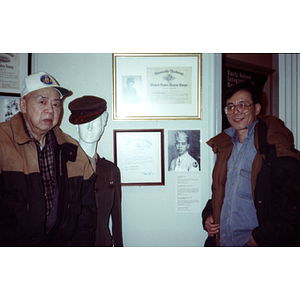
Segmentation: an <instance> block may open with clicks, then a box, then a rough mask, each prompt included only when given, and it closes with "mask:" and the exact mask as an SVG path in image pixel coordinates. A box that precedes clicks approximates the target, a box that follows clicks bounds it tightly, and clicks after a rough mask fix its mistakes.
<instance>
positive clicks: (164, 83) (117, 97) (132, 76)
mask: <svg viewBox="0 0 300 300" xmlns="http://www.w3.org/2000/svg"><path fill="white" fill-rule="evenodd" d="M112 62H113V119H114V120H178V119H181V120H201V111H202V101H201V93H202V88H201V80H202V79H201V77H202V55H201V54H193V53H188V54H183V53H177V54H175V53H174V54H173V53H172V54H166V53H161V54H129V53H126V54H115V53H114V54H112Z"/></svg>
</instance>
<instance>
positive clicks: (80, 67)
mask: <svg viewBox="0 0 300 300" xmlns="http://www.w3.org/2000/svg"><path fill="white" fill-rule="evenodd" d="M40 70H44V71H46V72H48V73H50V74H51V75H53V76H54V77H55V78H56V79H57V80H58V82H59V83H60V84H61V85H62V86H65V87H67V88H69V89H70V90H71V91H72V92H73V95H72V96H70V97H68V98H67V99H66V100H65V103H64V116H63V119H62V123H61V128H62V130H63V131H65V132H66V133H68V134H70V135H71V136H73V137H74V138H75V139H78V135H77V132H76V129H75V126H74V125H72V124H70V123H69V121H68V118H69V115H70V112H69V109H68V103H69V102H70V101H72V100H74V99H75V98H77V97H80V96H83V95H96V96H99V97H102V98H104V99H106V101H107V104H108V112H109V120H108V125H107V127H106V129H105V132H104V135H103V136H102V138H101V140H100V142H99V145H98V153H99V154H100V156H102V157H105V158H106V159H108V160H111V161H113V157H114V154H113V130H114V129H155V128H163V129H164V130H165V176H166V177H165V186H151V187H145V186H134V187H122V196H123V198H122V209H123V238H124V246H129V247H130V246H179V247H181V246H203V244H204V241H205V238H206V232H205V231H204V230H203V229H202V224H201V215H200V214H198V213H176V212H175V179H176V177H175V176H176V175H175V173H171V172H168V166H167V162H168V160H167V149H168V146H167V141H168V139H167V136H168V130H174V129H187V130H188V129H200V131H201V171H200V172H199V176H200V189H201V207H202V208H203V207H204V205H205V203H206V201H207V199H208V198H209V197H210V194H211V191H210V186H211V173H212V168H213V164H214V155H213V153H212V151H211V149H210V148H209V147H208V146H207V145H206V143H205V142H206V141H207V140H208V139H209V138H211V137H212V136H213V135H215V134H216V133H218V132H220V129H221V105H220V104H219V103H220V101H221V55H220V54H203V56H202V72H203V77H202V120H199V121H183V120H178V121H160V120H159V121H113V120H112V54H111V53H105V54H104V53H100V54H67V53H64V54H44V53H38V54H33V72H36V71H40Z"/></svg>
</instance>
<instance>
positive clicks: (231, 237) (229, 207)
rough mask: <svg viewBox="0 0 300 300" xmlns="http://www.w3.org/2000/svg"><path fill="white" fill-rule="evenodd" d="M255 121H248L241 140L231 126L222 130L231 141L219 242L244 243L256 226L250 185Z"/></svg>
mask: <svg viewBox="0 0 300 300" xmlns="http://www.w3.org/2000/svg"><path fill="white" fill-rule="evenodd" d="M257 122H258V121H255V122H253V123H252V124H250V125H248V135H247V137H246V138H245V139H244V141H243V143H242V144H240V143H239V140H238V136H237V132H236V130H235V129H234V128H232V127H230V128H228V129H226V130H225V132H226V133H227V134H228V135H230V136H231V137H232V142H233V143H234V146H233V149H232V153H231V156H230V158H229V159H228V161H227V180H226V185H225V197H224V201H223V206H222V210H221V220H220V245H221V246H244V245H245V244H246V243H247V242H248V241H249V239H250V235H251V233H252V230H253V229H254V228H255V227H257V226H258V220H257V215H256V210H255V206H254V201H253V195H252V189H251V170H252V163H253V159H254V157H255V155H256V152H257V151H256V148H255V146H254V127H255V125H256V123H257Z"/></svg>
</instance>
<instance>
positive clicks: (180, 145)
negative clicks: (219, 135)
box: [168, 129, 201, 172]
mask: <svg viewBox="0 0 300 300" xmlns="http://www.w3.org/2000/svg"><path fill="white" fill-rule="evenodd" d="M168 170H169V171H177V172H195V171H196V172H197V171H200V170H201V166H200V130H183V129H178V130H170V131H169V135H168Z"/></svg>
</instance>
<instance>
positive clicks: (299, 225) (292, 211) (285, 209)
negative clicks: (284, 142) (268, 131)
mask: <svg viewBox="0 0 300 300" xmlns="http://www.w3.org/2000/svg"><path fill="white" fill-rule="evenodd" d="M269 181H270V190H271V193H269V194H266V195H268V196H266V197H265V199H261V201H259V202H260V203H257V204H256V205H258V206H259V205H261V204H263V205H264V209H263V211H262V209H261V208H259V207H257V208H258V212H260V211H262V213H260V214H258V218H259V224H260V225H259V227H257V228H255V229H254V230H253V232H252V235H253V238H254V240H255V241H256V243H257V244H258V245H259V246H300V161H299V160H297V159H295V158H292V157H279V158H277V159H275V160H274V161H273V163H272V167H271V171H270V177H269ZM261 202H264V203H261Z"/></svg>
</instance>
